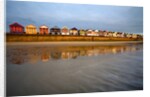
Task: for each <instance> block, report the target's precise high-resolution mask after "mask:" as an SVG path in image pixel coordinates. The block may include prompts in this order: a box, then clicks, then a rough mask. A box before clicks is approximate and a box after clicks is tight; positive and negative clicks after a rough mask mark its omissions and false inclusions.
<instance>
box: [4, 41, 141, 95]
mask: <svg viewBox="0 0 150 97" xmlns="http://www.w3.org/2000/svg"><path fill="white" fill-rule="evenodd" d="M6 69H7V71H6V72H7V77H6V78H7V80H6V81H7V95H8V96H23V95H44V94H45V95H46V94H62V93H85V92H102V91H104V92H107V91H127V90H142V89H143V44H123V45H120V44H119V45H92V46H81V45H80V46H73V45H72V46H71V45H69V46H62V45H61V46H60V45H55V46H54V45H48V44H46V45H26V46H22V45H7V48H6Z"/></svg>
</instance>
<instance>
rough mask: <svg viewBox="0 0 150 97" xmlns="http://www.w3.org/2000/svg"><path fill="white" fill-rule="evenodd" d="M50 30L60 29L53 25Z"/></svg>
mask: <svg viewBox="0 0 150 97" xmlns="http://www.w3.org/2000/svg"><path fill="white" fill-rule="evenodd" d="M51 30H60V28H58V27H57V26H54V27H53V28H51Z"/></svg>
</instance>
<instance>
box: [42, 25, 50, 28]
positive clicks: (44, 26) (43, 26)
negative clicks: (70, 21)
mask: <svg viewBox="0 0 150 97" xmlns="http://www.w3.org/2000/svg"><path fill="white" fill-rule="evenodd" d="M40 28H48V27H47V26H46V25H42V26H40Z"/></svg>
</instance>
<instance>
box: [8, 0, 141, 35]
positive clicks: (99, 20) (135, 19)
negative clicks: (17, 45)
mask: <svg viewBox="0 0 150 97" xmlns="http://www.w3.org/2000/svg"><path fill="white" fill-rule="evenodd" d="M14 22H18V23H20V24H22V25H23V26H26V25H28V24H34V25H35V26H37V27H39V26H41V25H46V26H48V27H49V28H51V27H54V26H58V27H60V28H62V27H63V26H67V27H68V28H73V27H76V28H78V29H81V28H82V29H98V30H107V31H119V32H127V33H143V7H129V6H110V5H90V4H69V3H50V2H29V1H9V0H7V2H6V31H7V32H9V24H12V23H14Z"/></svg>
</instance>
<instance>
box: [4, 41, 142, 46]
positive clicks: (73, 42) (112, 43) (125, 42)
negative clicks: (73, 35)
mask: <svg viewBox="0 0 150 97" xmlns="http://www.w3.org/2000/svg"><path fill="white" fill-rule="evenodd" d="M5 43H6V45H56V46H57V45H74V46H76V45H77V46H78V45H83V46H84V45H85V46H88V45H120V44H121V45H123V44H137V43H141V44H143V41H98V42H93V41H92V42H91V41H89V42H87V41H78V42H77V41H65V42H5Z"/></svg>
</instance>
